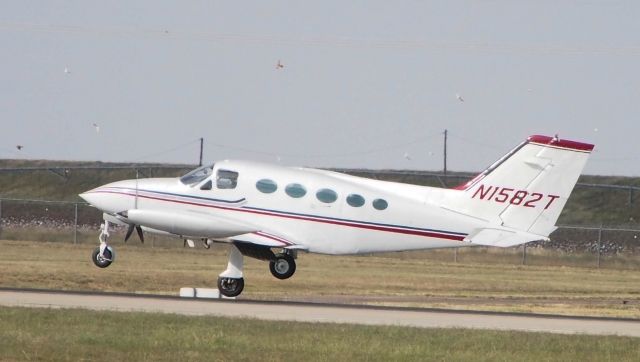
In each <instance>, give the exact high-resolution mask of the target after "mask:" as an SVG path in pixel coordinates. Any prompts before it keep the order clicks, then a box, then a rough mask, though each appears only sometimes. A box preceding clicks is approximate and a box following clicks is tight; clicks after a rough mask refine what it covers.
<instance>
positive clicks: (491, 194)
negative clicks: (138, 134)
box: [80, 136, 593, 297]
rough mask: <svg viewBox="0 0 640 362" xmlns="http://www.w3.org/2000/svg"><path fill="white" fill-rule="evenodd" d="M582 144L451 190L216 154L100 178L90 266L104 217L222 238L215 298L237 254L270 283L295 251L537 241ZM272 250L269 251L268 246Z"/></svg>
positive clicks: (582, 154) (533, 153)
mask: <svg viewBox="0 0 640 362" xmlns="http://www.w3.org/2000/svg"><path fill="white" fill-rule="evenodd" d="M592 149H593V145H591V144H586V143H580V142H575V141H568V140H561V139H559V138H558V137H557V136H556V137H547V136H531V137H529V138H528V139H527V140H526V141H524V142H523V143H521V144H520V145H518V146H517V147H516V148H514V149H513V150H512V151H511V152H509V153H507V154H506V155H505V156H504V157H502V158H500V159H499V160H498V161H497V162H495V163H494V164H492V165H491V166H490V167H489V168H487V169H486V170H485V171H484V172H482V173H481V174H479V175H478V176H476V177H475V178H473V179H472V180H470V181H469V182H467V183H465V184H464V185H461V186H459V187H457V188H455V189H442V188H435V187H425V186H416V185H408V184H401V183H395V182H386V181H378V180H371V179H366V178H361V177H355V176H350V175H346V174H342V173H337V172H330V171H324V170H317V169H310V168H290V167H282V166H276V165H268V164H262V163H255V162H246V161H222V162H218V163H216V164H214V165H209V166H203V167H200V168H198V169H196V170H193V171H191V172H189V173H188V174H186V175H184V176H182V177H180V178H152V179H138V180H126V181H118V182H114V183H110V184H107V185H104V186H100V187H98V188H95V189H93V190H90V191H87V192H85V193H83V194H81V195H80V196H81V197H82V198H83V199H85V200H86V201H87V202H89V203H90V204H91V205H93V206H94V207H96V208H98V209H100V210H102V211H103V212H104V214H103V215H104V220H105V222H104V224H103V227H102V230H101V233H100V236H99V240H100V247H99V248H96V249H95V251H94V252H93V255H92V259H93V262H94V263H95V264H96V265H97V266H99V267H101V268H104V267H107V266H109V265H110V264H111V263H112V261H113V260H114V258H115V253H114V251H113V249H112V247H111V246H109V245H108V244H107V239H108V237H109V225H110V223H116V224H123V225H128V227H129V229H128V231H127V235H126V237H125V241H126V239H128V238H129V237H130V236H131V234H132V232H133V230H134V229H136V230H137V232H138V234H139V236H140V239H141V240H143V231H146V232H152V233H159V234H164V235H171V236H176V237H179V238H182V239H184V240H185V242H186V241H187V240H188V241H189V244H190V245H193V241H192V240H193V239H201V240H203V241H204V242H205V245H209V244H210V242H211V241H216V242H223V243H228V244H229V245H230V253H229V261H228V265H227V269H226V270H225V271H224V272H222V273H221V274H220V275H219V277H218V289H219V290H220V293H221V294H222V295H224V296H229V297H233V296H237V295H239V294H240V293H241V292H242V290H243V288H244V279H243V257H244V256H249V257H253V258H257V259H262V260H266V261H269V268H270V270H271V273H272V274H273V275H274V276H275V277H276V278H279V279H287V278H289V277H291V276H292V275H293V274H294V272H295V270H296V262H295V259H296V257H297V252H298V251H299V250H302V251H306V252H312V253H322V254H333V255H340V254H360V253H374V252H389V251H403V250H418V249H433V248H457V247H464V246H474V245H490V246H497V247H510V246H514V245H519V244H524V243H527V242H530V241H537V240H549V234H550V233H551V232H553V231H554V230H555V229H556V227H555V223H556V220H557V219H558V216H559V215H560V212H561V211H562V208H563V207H564V205H565V203H566V201H567V199H568V197H569V195H570V194H571V191H572V189H573V187H574V185H575V183H576V181H577V179H578V176H579V175H580V173H581V172H582V169H583V167H584V165H585V163H586V161H587V158H588V156H589V154H590V153H591V151H592ZM274 250H275V252H274Z"/></svg>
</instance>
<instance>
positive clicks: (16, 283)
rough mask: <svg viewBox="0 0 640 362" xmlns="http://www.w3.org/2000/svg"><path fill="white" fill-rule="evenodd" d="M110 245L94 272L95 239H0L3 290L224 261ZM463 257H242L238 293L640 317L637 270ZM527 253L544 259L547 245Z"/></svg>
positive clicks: (172, 247)
mask: <svg viewBox="0 0 640 362" xmlns="http://www.w3.org/2000/svg"><path fill="white" fill-rule="evenodd" d="M113 245H114V247H115V249H116V258H117V259H116V261H115V262H114V264H112V265H111V266H110V267H109V268H106V269H99V268H96V267H95V266H94V265H93V263H92V262H91V260H90V254H91V251H92V250H93V248H94V247H95V245H93V244H78V245H73V244H69V243H60V242H57V243H45V242H30V241H9V240H4V241H2V242H1V243H0V287H18V288H44V289H62V290H87V291H117V292H135V293H154V294H166V295H177V294H178V290H179V288H180V287H215V282H216V278H217V275H218V274H219V273H220V272H221V271H222V270H224V269H225V267H226V261H227V256H226V253H227V250H226V248H225V246H224V245H214V247H212V248H211V249H209V250H206V249H203V248H196V249H189V248H183V247H182V243H181V242H180V241H179V240H177V241H175V243H174V244H168V245H165V246H162V247H159V246H156V247H151V245H150V242H149V241H147V243H146V244H145V245H140V244H136V243H132V242H130V243H129V244H126V245H125V244H123V243H121V242H114V244H113ZM465 253H477V252H475V251H473V250H468V249H461V250H460V251H459V254H458V256H459V260H465V261H464V262H461V261H459V262H457V263H456V262H453V260H452V258H451V250H435V251H427V252H412V253H390V254H383V255H373V256H326V255H316V254H304V253H302V254H300V256H299V258H298V270H297V272H296V274H295V275H294V276H293V277H292V278H290V279H288V280H278V279H275V278H274V277H273V276H271V274H270V273H269V271H268V265H267V263H266V262H263V261H258V260H255V259H251V258H245V262H246V265H245V291H244V292H243V294H242V295H241V298H246V299H253V300H284V301H287V300H289V301H313V302H327V303H347V304H371V305H393V306H406V307H436V308H452V309H469V310H485V311H507V312H532V313H545V314H565V315H582V316H606V317H625V318H640V289H638V286H640V270H638V269H635V268H634V269H617V268H616V269H613V268H600V269H596V268H584V267H568V266H549V265H525V266H523V265H518V264H512V263H504V253H503V251H502V249H485V250H484V251H483V253H481V254H478V255H473V256H474V259H473V260H475V261H469V260H468V259H471V258H470V256H471V254H465ZM530 253H533V255H532V256H536V257H538V258H545V257H546V256H545V255H546V253H548V251H545V250H531V251H530ZM536 253H540V254H539V255H535V254H536ZM514 257H515V258H517V257H518V255H515V256H514ZM549 257H552V256H549ZM465 258H467V259H465Z"/></svg>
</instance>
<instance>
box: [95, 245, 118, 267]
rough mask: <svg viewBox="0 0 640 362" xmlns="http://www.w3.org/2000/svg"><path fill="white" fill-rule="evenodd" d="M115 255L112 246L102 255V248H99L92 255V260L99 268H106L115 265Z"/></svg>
mask: <svg viewBox="0 0 640 362" xmlns="http://www.w3.org/2000/svg"><path fill="white" fill-rule="evenodd" d="M115 255H116V254H115V252H114V251H113V249H112V248H111V247H110V246H107V247H106V248H105V249H104V252H102V253H100V247H97V248H95V249H94V250H93V253H92V254H91V260H92V261H93V264H95V265H96V266H97V267H98V268H106V267H108V266H109V265H111V263H113V260H114V259H115Z"/></svg>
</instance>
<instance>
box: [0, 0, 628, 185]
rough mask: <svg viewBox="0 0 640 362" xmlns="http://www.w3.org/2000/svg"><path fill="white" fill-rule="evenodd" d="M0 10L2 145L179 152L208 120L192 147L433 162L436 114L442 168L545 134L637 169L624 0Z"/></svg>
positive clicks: (59, 155) (247, 154)
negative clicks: (445, 135)
mask: <svg viewBox="0 0 640 362" xmlns="http://www.w3.org/2000/svg"><path fill="white" fill-rule="evenodd" d="M1 10H2V11H0V49H1V50H0V51H1V54H2V68H0V124H1V125H2V130H1V131H0V158H46V159H70V160H101V161H160V162H181V163H183V162H190V163H194V162H197V156H198V147H199V144H198V141H197V139H198V138H199V137H204V138H205V160H206V161H207V162H211V161H214V160H216V159H223V158H242V159H253V160H262V161H269V162H280V163H282V164H285V165H307V166H336V167H368V168H410V169H425V170H437V169H441V168H442V156H441V154H442V131H443V130H444V129H445V128H446V129H448V130H449V135H450V137H449V156H450V157H449V168H450V169H453V170H460V171H477V170H481V169H483V168H484V167H485V166H487V165H488V164H490V163H491V162H493V161H494V160H495V159H497V158H498V157H500V156H501V155H503V154H504V153H505V152H506V151H508V150H509V149H510V148H511V147H513V146H515V145H516V144H518V143H519V142H521V141H522V140H523V139H524V138H525V137H527V136H528V135H530V134H548V135H553V134H555V133H558V134H559V135H560V137H561V138H569V139H574V140H580V141H587V142H592V143H595V144H596V150H595V152H594V154H593V155H592V157H591V159H590V161H589V163H588V165H587V169H586V172H587V173H590V174H620V175H640V150H639V149H640V148H639V147H640V146H639V142H638V131H639V130H640V122H638V115H640V21H639V20H638V19H640V2H638V1H596V0H587V1H437V2H429V1H425V2H421V1H393V2H390V1H354V2H345V1H319V2H315V3H311V2H307V1H261V2H251V1H248V2H235V1H198V2H195V1H180V2H178V1H172V2H165V1H162V2H161V1H46V2H40V1H33V2H31V1H3V2H2V6H1ZM278 60H280V61H281V63H282V64H283V65H284V68H280V69H278V68H277V67H276V64H277V63H278ZM65 69H66V71H65ZM456 94H459V95H460V96H461V97H462V98H463V99H464V102H461V101H460V100H459V99H457V97H456ZM93 123H96V124H98V125H99V127H100V131H99V132H96V129H95V128H94V127H93ZM17 144H20V145H23V146H24V148H23V149H22V150H21V151H18V150H17V149H16V147H15V146H16V145H17Z"/></svg>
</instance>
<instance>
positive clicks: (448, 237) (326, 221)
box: [93, 190, 464, 241]
mask: <svg viewBox="0 0 640 362" xmlns="http://www.w3.org/2000/svg"><path fill="white" fill-rule="evenodd" d="M93 192H94V193H109V194H120V195H125V196H131V197H136V195H135V194H129V193H125V192H118V191H106V190H105V191H102V190H99V191H93ZM137 197H140V198H144V199H151V200H158V201H166V202H174V203H178V204H186V205H194V206H202V207H210V208H214V209H221V210H229V211H236V212H246V213H249V214H258V215H268V216H274V217H280V218H285V219H294V220H304V221H312V222H317V223H323V224H332V225H340V226H349V227H355V228H359V229H368V230H376V231H384V232H391V233H397V234H407V235H418V236H425V237H430V238H438V239H446V240H456V241H462V240H464V236H461V235H449V234H443V233H438V232H432V231H420V230H411V229H399V228H392V227H386V226H377V225H368V224H354V223H349V222H344V221H337V220H330V219H321V218H320V217H318V218H314V217H306V216H298V215H283V214H280V213H276V212H267V211H258V210H248V209H242V208H234V207H225V206H218V205H207V204H202V203H198V202H190V201H180V200H171V199H166V198H162V197H155V196H146V195H138V196H137Z"/></svg>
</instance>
